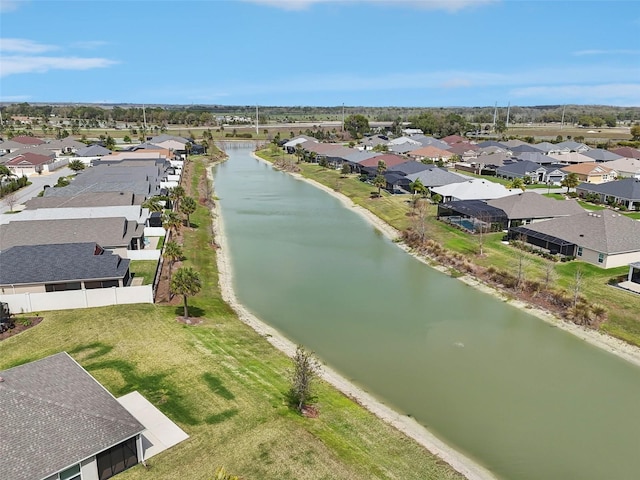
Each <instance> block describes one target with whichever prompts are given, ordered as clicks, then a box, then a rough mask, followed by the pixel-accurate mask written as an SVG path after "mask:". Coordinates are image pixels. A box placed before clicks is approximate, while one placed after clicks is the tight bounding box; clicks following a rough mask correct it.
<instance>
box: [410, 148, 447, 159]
mask: <svg viewBox="0 0 640 480" xmlns="http://www.w3.org/2000/svg"><path fill="white" fill-rule="evenodd" d="M409 156H411V157H425V158H435V159H438V158H442V159H448V158H451V157H452V156H453V153H452V152H450V151H449V150H443V149H441V148H438V147H434V146H432V145H427V146H426V147H422V148H418V149H417V150H412V151H411V152H410V153H409Z"/></svg>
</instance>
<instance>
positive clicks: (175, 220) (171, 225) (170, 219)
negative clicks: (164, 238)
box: [162, 210, 182, 232]
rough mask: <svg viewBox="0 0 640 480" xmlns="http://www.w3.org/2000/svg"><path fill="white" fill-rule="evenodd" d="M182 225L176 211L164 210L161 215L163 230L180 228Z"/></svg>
mask: <svg viewBox="0 0 640 480" xmlns="http://www.w3.org/2000/svg"><path fill="white" fill-rule="evenodd" d="M181 225H182V219H181V218H180V216H179V215H178V214H177V213H176V212H172V211H170V210H169V211H166V212H164V214H163V215H162V226H163V227H164V228H165V230H174V231H176V232H177V231H178V230H180V226H181Z"/></svg>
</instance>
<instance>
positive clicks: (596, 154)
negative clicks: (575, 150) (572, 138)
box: [582, 148, 623, 162]
mask: <svg viewBox="0 0 640 480" xmlns="http://www.w3.org/2000/svg"><path fill="white" fill-rule="evenodd" d="M582 154H583V155H586V156H587V157H589V158H592V159H593V160H595V161H596V162H611V161H612V160H619V159H621V158H623V157H621V156H620V155H618V154H617V153H614V152H610V151H609V150H605V149H603V148H592V149H591V150H587V151H586V152H583V153H582Z"/></svg>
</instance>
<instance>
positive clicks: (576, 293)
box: [571, 267, 584, 307]
mask: <svg viewBox="0 0 640 480" xmlns="http://www.w3.org/2000/svg"><path fill="white" fill-rule="evenodd" d="M583 283H584V272H583V271H582V268H580V267H578V268H576V273H575V274H574V276H573V286H572V289H571V290H572V292H573V306H574V307H575V306H576V305H577V304H578V299H579V298H580V292H581V291H582V284H583Z"/></svg>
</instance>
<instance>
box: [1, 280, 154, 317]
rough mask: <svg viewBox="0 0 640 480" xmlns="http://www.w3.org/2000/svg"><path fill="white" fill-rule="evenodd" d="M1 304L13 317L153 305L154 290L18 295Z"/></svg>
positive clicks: (137, 287)
mask: <svg viewBox="0 0 640 480" xmlns="http://www.w3.org/2000/svg"><path fill="white" fill-rule="evenodd" d="M0 301H2V302H6V303H8V304H9V309H10V310H11V312H12V313H14V314H20V313H31V312H40V311H48V310H70V309H74V308H90V307H104V306H106V305H126V304H131V303H153V287H152V286H151V285H141V286H136V287H112V288H95V289H91V290H68V291H66V292H46V293H17V294H14V295H0Z"/></svg>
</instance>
